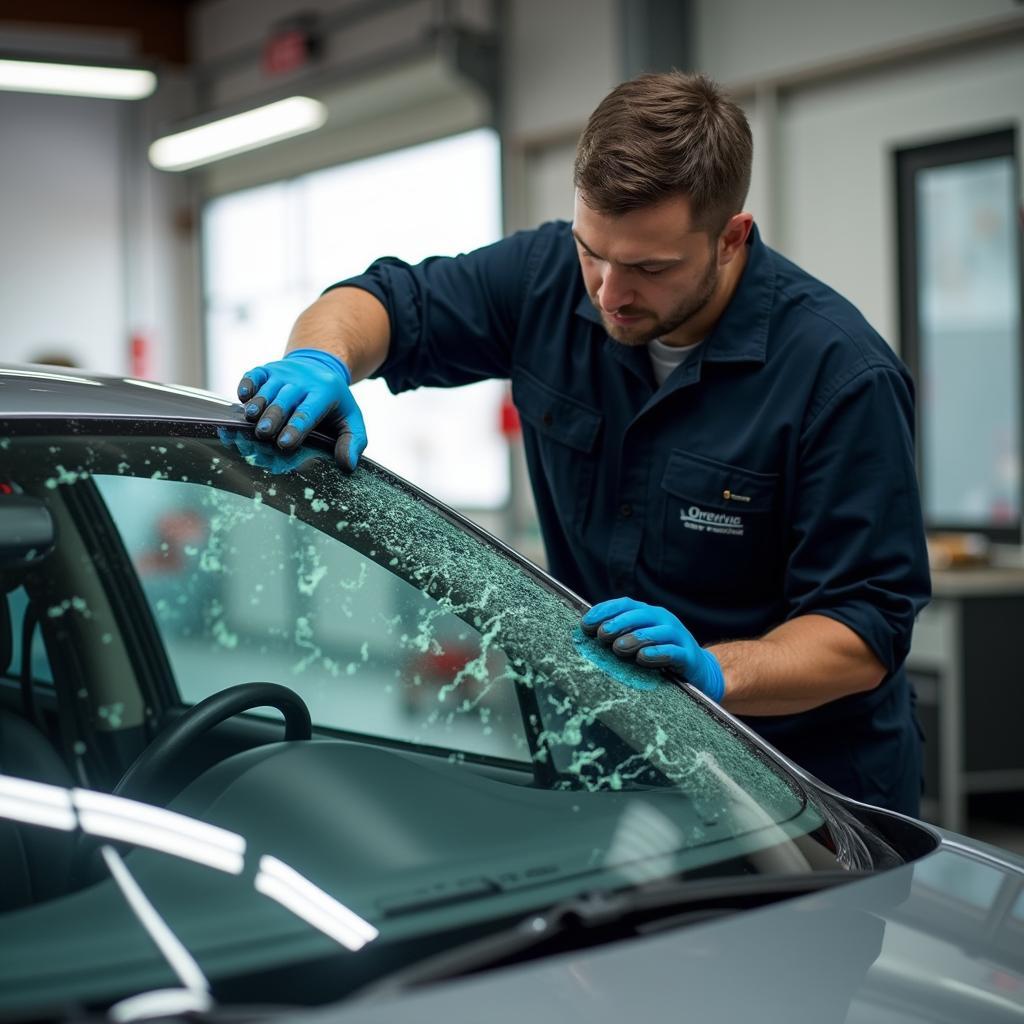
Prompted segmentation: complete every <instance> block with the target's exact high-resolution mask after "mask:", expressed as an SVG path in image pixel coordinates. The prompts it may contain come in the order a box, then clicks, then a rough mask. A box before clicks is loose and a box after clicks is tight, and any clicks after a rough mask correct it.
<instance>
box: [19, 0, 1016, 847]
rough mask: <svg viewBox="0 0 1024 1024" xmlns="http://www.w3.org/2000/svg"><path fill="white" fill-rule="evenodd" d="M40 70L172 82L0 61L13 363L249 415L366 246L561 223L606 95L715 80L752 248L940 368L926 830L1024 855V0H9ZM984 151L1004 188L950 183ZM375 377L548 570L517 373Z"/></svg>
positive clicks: (926, 690) (912, 660)
mask: <svg viewBox="0 0 1024 1024" xmlns="http://www.w3.org/2000/svg"><path fill="white" fill-rule="evenodd" d="M30 61H34V62H47V61H49V62H56V63H58V64H81V65H87V66H90V67H118V68H132V69H139V70H143V71H147V72H150V73H151V84H150V86H148V87H147V86H145V85H143V86H141V87H140V95H139V96H138V97H137V98H98V97H95V96H87V95H66V94H61V93H60V92H59V91H40V89H39V88H37V87H35V86H24V85H19V84H18V83H17V81H14V80H12V81H11V82H10V83H7V80H6V79H5V78H3V76H2V72H0V224H3V233H2V244H0V310H2V311H3V316H2V317H0V363H10V364H24V363H41V364H54V365H64V366H74V367H80V368H83V369H87V370H90V371H97V372H103V373H111V374H116V375H123V376H131V377H133V378H138V379H143V380H154V381H163V382H168V383H173V384H179V385H185V386H191V387H199V388H204V389H208V390H210V391H213V392H215V393H217V394H220V395H223V396H226V397H229V398H233V397H234V389H235V385H236V383H237V379H238V377H239V375H240V374H241V372H243V371H244V370H245V369H246V368H248V367H249V366H251V365H254V364H256V363H258V362H261V361H264V360H270V359H274V358H277V357H278V356H279V355H280V354H281V352H283V349H284V344H285V340H286V337H287V333H288V330H289V328H290V325H291V323H292V321H293V320H294V318H295V316H296V315H297V314H298V312H299V311H300V310H301V309H302V308H304V307H305V306H306V305H308V304H309V303H310V302H311V301H312V300H313V299H314V298H315V297H316V296H317V295H318V294H319V293H320V291H322V290H323V289H324V288H326V287H327V286H328V285H330V284H331V283H333V282H334V281H337V280H339V279H340V278H343V277H346V276H348V275H350V274H354V273H358V272H359V271H360V270H361V269H362V268H363V267H365V266H366V265H367V264H368V263H369V262H370V261H371V260H372V259H373V258H374V257H376V256H378V255H380V254H382V253H384V252H387V253H390V254H394V255H398V256H401V257H402V258H403V259H406V260H409V261H417V260H419V259H421V258H423V257H425V256H427V255H429V254H431V253H456V252H460V251H467V250H469V249H472V248H475V247H478V246H481V245H485V244H487V243H489V242H492V241H495V240H497V239H499V238H501V237H502V236H504V235H507V234H509V233H511V232H513V231H516V230H518V229H521V228H529V227H533V226H536V225H538V224H540V223H542V222H544V221H547V220H551V219H571V216H572V206H573V193H572V161H573V154H574V149H575V145H576V140H577V138H578V136H579V133H580V131H581V129H582V127H583V125H584V123H585V121H586V118H587V116H588V115H589V113H590V111H591V110H592V109H593V107H594V106H595V105H596V103H597V102H598V101H599V100H600V99H601V97H602V96H604V95H605V93H607V92H608V90H609V89H611V88H612V87H613V86H614V85H615V84H616V83H618V82H620V81H622V80H624V79H626V78H629V77H631V76H633V75H635V74H638V73H640V72H642V71H652V70H667V69H669V68H673V67H676V68H682V69H688V70H700V71H704V72H706V73H707V74H709V75H710V76H711V77H713V78H714V79H715V80H716V81H718V82H720V83H721V84H723V85H724V86H725V87H726V88H727V89H728V91H729V92H730V94H731V95H732V96H733V97H735V98H736V99H737V100H738V101H739V102H740V103H741V105H742V106H743V108H744V110H745V111H746V113H747V115H748V117H749V119H750V123H751V126H752V129H753V133H754V167H753V181H752V186H751V191H750V195H749V198H748V201H747V209H749V210H751V211H753V213H754V216H755V219H756V222H757V225H758V228H759V230H760V232H761V235H762V237H763V238H764V240H765V241H766V242H767V243H768V244H769V245H771V246H772V247H773V248H775V249H777V250H779V251H780V252H782V253H783V254H784V255H785V256H787V257H788V258H790V259H791V260H793V261H794V262H796V263H798V264H799V265H801V266H803V267H806V268H807V269H808V270H809V271H810V272H812V273H813V274H815V275H816V276H818V277H820V278H821V279H822V280H824V281H825V282H827V283H828V284H830V285H832V286H833V287H835V288H836V289H837V290H839V291H840V292H841V293H842V294H843V295H845V296H846V297H848V298H849V299H850V300H851V301H852V302H853V303H854V304H855V305H856V306H857V307H858V308H859V309H860V310H861V311H862V312H863V313H864V314H865V316H866V317H867V319H868V320H869V321H870V322H871V323H872V324H873V325H874V326H875V327H876V328H877V330H878V331H879V332H880V333H881V335H882V336H883V337H884V338H885V339H886V340H887V341H888V342H889V343H890V344H891V345H892V346H893V347H894V349H895V350H896V351H897V352H898V353H899V354H900V355H901V357H902V358H903V360H904V361H905V362H906V363H907V364H908V366H909V367H910V369H911V371H912V373H913V374H914V376H915V380H916V381H917V386H918V395H917V400H918V407H919V408H918V416H919V419H918V438H917V440H918V445H919V453H918V459H919V467H920V471H921V485H922V495H923V500H924V512H925V519H926V524H927V526H928V527H929V530H930V539H931V544H930V557H931V561H932V573H933V575H932V579H933V599H932V602H931V604H930V605H929V606H928V608H926V609H925V611H924V612H923V613H922V614H921V616H920V618H919V620H918V623H917V627H916V630H915V635H914V641H913V647H912V650H911V654H910V656H909V659H908V667H909V670H910V672H911V675H912V679H913V682H914V685H915V688H916V691H917V696H918V714H919V717H920V719H921V722H922V726H923V728H924V731H925V734H926V738H927V743H926V748H925V765H926V788H925V802H924V817H925V818H927V819H928V820H931V821H934V822H936V823H939V824H942V825H944V826H946V827H949V828H951V829H953V830H956V831H960V832H964V833H966V834H968V835H970V836H973V837H975V838H979V839H983V840H985V841H989V842H992V843H994V844H996V845H998V846H1003V847H1006V848H1008V849H1012V850H1016V851H1018V852H1024V739H1022V738H1021V735H1022V731H1024V687H1022V686H1021V671H1020V667H1019V655H1018V652H1017V651H1016V648H1015V643H1014V640H1015V637H1016V636H1017V630H1018V629H1020V628H1021V625H1022V624H1024V531H1022V517H1024V475H1022V473H1021V459H1022V450H1024V401H1022V398H1024V366H1022V362H1024V361H1022V343H1024V318H1022V307H1021V297H1022V281H1024V277H1022V267H1021V233H1022V227H1024V195H1022V192H1021V180H1022V176H1021V170H1020V167H1021V159H1022V152H1024V151H1022V142H1021V132H1022V122H1024V5H1022V4H1021V3H1020V2H1014V0H975V2H973V3H971V4H963V3H957V2H954V0H905V2H902V3H899V4H891V3H884V2H882V0H868V2H864V3H860V4H855V5H854V4H847V3H842V2H840V0H775V2H773V3H771V4H764V3H758V2H756V0H553V2H552V0H141V2H133V0H96V2H95V3H91V4H88V5H82V4H78V3H73V2H70V0H32V2H28V0H24V2H15V0H0V65H2V64H4V63H6V62H12V63H14V64H24V63H27V62H30ZM147 88H148V91H147ZM295 97H308V98H311V99H313V100H315V101H317V104H316V113H315V115H314V116H313V121H312V122H309V123H306V124H305V125H303V126H302V127H293V128H286V129H282V130H281V131H279V132H278V134H277V135H276V136H274V138H275V139H276V141H270V142H268V143H267V144H265V145H260V146H258V147H252V148H246V149H244V151H242V149H241V146H235V148H234V149H231V148H228V150H227V152H226V153H225V152H221V153H216V152H215V153H213V154H212V155H210V154H206V155H204V154H201V153H200V154H196V153H192V154H186V155H184V156H182V155H180V154H178V155H174V154H173V153H172V154H171V155H170V156H168V153H169V152H170V150H169V149H168V147H166V146H164V147H161V141H162V140H168V139H169V138H170V137H172V136H175V135H178V134H180V133H183V132H185V131H186V130H188V129H193V128H199V127H202V126H205V125H209V124H212V123H214V122H218V121H221V120H222V119H224V118H228V117H232V116H236V115H240V114H243V113H244V112H246V111H249V110H253V109H256V108H261V107H265V106H269V105H271V104H279V103H283V102H285V101H289V100H291V99H293V98H295ZM220 131H221V135H222V136H223V134H224V132H225V129H224V128H223V126H222V127H221V129H220ZM284 135H287V137H284ZM979 161H984V162H985V167H986V168H988V170H989V171H990V175H989V177H988V178H987V179H985V180H984V181H982V182H981V188H980V189H979V187H978V181H977V179H976V178H972V177H971V176H970V175H969V174H959V175H958V174H957V173H956V172H957V168H960V169H963V168H973V167H977V166H980V163H979ZM951 169H952V170H951ZM950 210H953V211H954V215H947V214H948V211H950ZM929 218H932V219H931V220H929ZM929 232H932V235H929ZM936 233H937V234H938V236H940V237H934V238H933V237H932V236H933V235H936ZM929 240H931V244H934V245H936V246H938V247H939V249H938V250H936V251H939V253H940V257H941V258H938V259H933V258H931V257H930V256H929V254H928V244H929ZM958 342H959V344H958ZM968 359H969V360H970V362H969V363H968V362H967V360H968ZM360 389H361V390H360V391H359V393H358V394H359V397H360V401H361V403H362V405H363V408H364V411H365V413H366V418H367V423H368V428H369V434H370V438H371V447H370V448H369V450H368V454H369V455H370V456H371V457H373V458H374V459H376V460H378V461H380V462H381V463H383V464H385V465H387V466H389V467H390V468H392V469H393V470H394V471H395V472H397V473H398V474H399V475H401V476H404V477H406V478H407V479H410V480H411V481H413V482H414V483H417V484H419V485H420V486H422V487H424V488H425V489H426V490H428V491H430V492H432V493H434V494H436V495H437V496H438V497H440V498H441V499H442V500H443V501H445V502H447V503H448V504H450V505H451V506H453V507H455V508H456V509H458V510H460V511H462V512H463V513H464V514H466V515H467V516H469V517H470V518H472V519H474V520H476V521H477V522H479V523H481V524H482V525H483V526H485V527H486V528H487V529H489V530H491V531H492V532H494V533H495V534H497V535H498V536H499V537H501V538H503V539H504V540H506V541H507V542H508V543H510V544H511V545H512V546H513V547H515V548H516V549H518V550H520V551H522V552H524V553H525V554H526V555H527V556H528V557H530V558H532V559H534V560H535V561H537V562H539V563H541V564H543V560H544V552H543V549H542V546H541V541H540V535H539V531H538V527H537V518H536V514H535V511H534V509H533V506H532V500H531V497H530V490H529V484H528V480H527V476H526V469H525V461H524V457H523V453H522V446H521V443H520V437H519V433H518V429H517V420H516V415H515V410H514V408H513V407H512V406H511V400H510V397H509V394H508V389H507V386H506V385H505V383H504V382H496V381H489V382H484V383H481V384H475V385H471V386H470V387H468V388H464V389H459V391H458V392H457V393H456V394H455V395H452V394H450V393H447V392H443V391H436V390H430V389H423V390H421V391H418V392H415V393H410V394H407V395H402V396H399V397H397V398H394V397H392V396H390V395H388V393H387V391H386V388H385V387H384V385H383V383H382V382H379V381H373V382H365V383H364V384H362V385H360ZM425 419H429V420H430V422H431V423H432V424H434V428H433V429H432V430H431V432H430V436H429V437H424V432H423V431H422V429H421V426H420V425H421V424H422V423H423V422H424V420H425ZM377 424H379V425H377ZM467 466H472V467H473V472H472V473H467V472H466V471H465V469H466V467H467Z"/></svg>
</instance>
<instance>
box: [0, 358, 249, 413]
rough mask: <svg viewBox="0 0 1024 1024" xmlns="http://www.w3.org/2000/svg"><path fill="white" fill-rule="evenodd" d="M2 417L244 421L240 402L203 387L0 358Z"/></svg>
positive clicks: (0, 410) (0, 404)
mask: <svg viewBox="0 0 1024 1024" xmlns="http://www.w3.org/2000/svg"><path fill="white" fill-rule="evenodd" d="M0 416H3V417H7V418H10V417H17V418H27V417H39V416H60V417H68V416H75V417H79V416H80V417H88V418H104V419H105V418H122V417H124V418H130V419H158V420H159V419H168V420H202V421H204V422H207V423H209V422H213V423H243V422H245V419H244V416H243V415H242V407H241V405H239V404H238V403H237V402H234V401H231V400H229V399H227V398H223V397H222V396H220V395H215V394H213V393H212V392H210V391H203V390H202V389H200V388H192V387H187V386H185V385H182V384H161V383H157V382H156V381H149V380H140V379H137V378H134V377H116V376H112V375H107V374H101V373H92V372H90V371H87V370H78V369H64V368H63V367H57V366H34V365H15V364H11V363H0Z"/></svg>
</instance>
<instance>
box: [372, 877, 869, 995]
mask: <svg viewBox="0 0 1024 1024" xmlns="http://www.w3.org/2000/svg"><path fill="white" fill-rule="evenodd" d="M871 874H873V872H870V871H810V872H807V873H806V874H794V875H742V876H731V877H725V878H709V879H700V880H690V881H680V880H676V879H672V880H669V881H667V882H650V883H646V884H644V885H641V886H635V887H633V888H630V889H625V890H619V891H613V892H590V893H585V894H583V895H582V896H579V897H576V898H574V899H571V900H566V901H564V902H562V903H556V904H555V905H554V906H552V907H550V908H549V909H547V910H545V911H543V912H542V913H538V914H533V915H531V916H529V917H527V918H524V919H523V920H522V921H520V922H519V923H518V924H516V925H514V926H513V927H511V928H506V929H503V930H500V931H498V932H495V933H494V934H493V935H488V936H485V937H484V938H480V939H474V940H473V941H472V942H468V943H465V944H464V945H459V946H456V947H454V948H453V949H448V950H445V951H444V952H443V953H439V954H437V955H436V956H432V957H429V958H428V959H426V960H420V961H419V962H417V963H415V964H413V965H411V966H410V967H405V968H402V969H401V970H399V971H396V972H395V973H394V974H390V975H387V976H386V977H384V978H382V979H380V980H378V981H376V982H374V983H372V984H371V985H369V986H367V987H366V988H364V989H362V990H360V992H359V993H358V994H357V995H356V997H355V998H356V1000H357V1001H363V1000H370V999H374V1000H375V999H377V998H381V997H384V996H388V995H394V994H396V993H398V992H400V991H402V990H404V989H408V988H412V987H415V986H417V985H424V984H427V983H428V982H433V981H444V980H446V979H448V978H456V977H460V976H463V975H466V974H472V973H474V972H475V971H481V970H485V969H489V968H494V967H502V966H505V965H508V964H512V963H516V962H518V961H520V960H526V959H529V958H531V957H533V956H537V955H539V954H541V953H542V952H543V953H545V954H547V953H559V952H563V951H566V950H569V949H579V948H581V947H585V946H591V945H598V944H599V943H601V942H610V941H613V940H615V939H621V938H625V937H628V936H631V935H639V934H647V933H649V932H651V931H655V930H660V929H661V928H665V927H674V926H678V925H683V924H688V923H694V922H695V921H698V920H705V919H706V918H708V917H716V916H719V915H722V914H732V913H735V912H736V911H738V910H746V909H750V908H751V907H757V906H763V905H765V904H768V903H775V902H777V901H778V900H783V899H788V898H790V897H794V896H803V895H807V894H809V893H815V892H821V891H822V890H823V889H830V888H833V887H834V886H837V885H844V884H845V883H847V882H853V881H856V880H857V879H858V878H866V877H868V876H870V875H871ZM545 947H550V949H546V948H545Z"/></svg>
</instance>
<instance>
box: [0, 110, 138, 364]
mask: <svg viewBox="0 0 1024 1024" xmlns="http://www.w3.org/2000/svg"><path fill="white" fill-rule="evenodd" d="M121 133H122V121H121V109H120V108H119V106H118V105H117V104H116V103H114V102H111V101H104V100H89V99H77V98H68V97H60V96H35V95H28V94H21V93H4V92H0V239H2V244H0V309H2V310H3V317H0V359H2V360H4V361H10V362H20V361H26V360H30V359H33V358H36V357H38V356H39V355H40V353H41V352H42V351H44V350H46V351H47V352H61V353H64V354H66V355H67V356H69V357H71V358H72V359H74V360H75V362H77V363H78V364H79V365H82V366H87V367H90V368H93V369H97V370H106V371H112V372H117V371H120V370H122V369H123V368H124V367H125V354H126V351H127V337H126V331H125V292H124V281H123V261H122V251H123V241H124V240H123V237H122V228H123V215H122V208H121V184H122V173H121V171H122V168H121Z"/></svg>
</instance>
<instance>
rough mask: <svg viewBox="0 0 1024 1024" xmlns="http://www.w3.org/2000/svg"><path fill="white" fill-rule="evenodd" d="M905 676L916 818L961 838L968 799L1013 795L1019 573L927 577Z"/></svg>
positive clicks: (1023, 763)
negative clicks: (913, 734)
mask: <svg viewBox="0 0 1024 1024" xmlns="http://www.w3.org/2000/svg"><path fill="white" fill-rule="evenodd" d="M932 591H933V597H932V602H931V604H930V605H929V606H928V607H927V608H925V609H924V611H922V612H921V614H920V615H919V616H918V620H917V624H916V626H915V628H914V637H913V643H912V645H911V650H910V655H909V656H908V658H907V671H908V674H909V676H910V679H911V682H912V683H913V684H914V687H915V689H916V690H917V694H918V715H919V717H920V719H921V724H922V726H923V728H924V731H925V738H926V743H925V799H924V801H923V802H922V817H925V818H929V819H931V820H933V821H935V822H936V823H937V824H940V825H943V826H945V827H946V828H949V829H953V830H955V831H958V832H962V831H964V827H965V821H966V804H967V795H968V794H969V793H986V792H1007V791H1020V792H1021V803H1022V821H1024V672H1022V671H1021V661H1022V650H1024V569H993V568H975V569H955V570H945V571H939V572H933V573H932Z"/></svg>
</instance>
